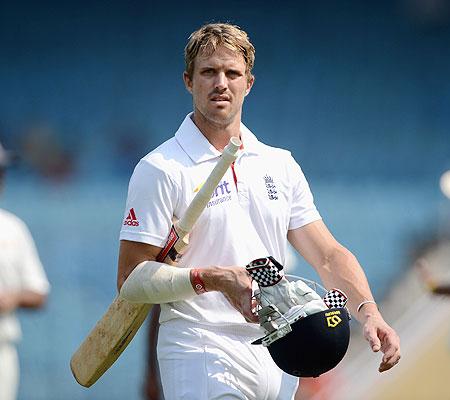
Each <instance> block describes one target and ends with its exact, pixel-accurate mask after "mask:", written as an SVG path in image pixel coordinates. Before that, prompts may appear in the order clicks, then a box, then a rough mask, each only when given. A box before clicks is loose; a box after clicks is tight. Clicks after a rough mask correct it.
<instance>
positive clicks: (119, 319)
mask: <svg viewBox="0 0 450 400" xmlns="http://www.w3.org/2000/svg"><path fill="white" fill-rule="evenodd" d="M240 146H241V142H240V140H239V139H238V138H234V137H233V138H231V139H230V142H229V143H228V145H227V146H226V147H225V149H224V151H223V153H222V156H221V157H220V158H219V161H218V162H217V164H216V165H215V167H214V169H213V170H212V171H211V174H210V175H209V176H208V178H207V180H206V181H205V183H204V184H203V186H202V187H201V189H200V190H199V191H198V192H197V194H196V195H195V197H194V199H193V200H192V202H191V204H190V205H189V207H188V208H187V210H186V212H185V214H184V215H183V216H182V217H181V218H180V219H179V220H178V221H177V222H176V223H175V224H174V225H173V226H172V229H171V230H170V234H169V237H168V239H167V242H166V244H165V246H164V248H163V249H162V250H161V252H160V254H159V255H158V257H157V261H160V262H166V263H167V264H171V265H175V264H176V262H177V261H178V259H179V257H180V256H181V255H182V254H183V251H184V249H185V248H186V246H187V244H188V235H189V232H190V231H191V230H192V228H193V226H194V224H195V223H196V221H197V220H198V218H199V217H200V214H201V213H202V211H203V210H204V209H205V207H206V205H207V204H208V202H209V200H210V199H211V196H212V195H213V193H214V190H215V189H216V187H217V185H218V184H219V182H220V180H221V179H222V178H223V176H224V175H225V173H226V171H227V170H228V168H229V166H230V165H231V164H232V163H233V161H234V160H235V159H236V156H237V151H238V150H239V147H240ZM151 307H152V305H151V304H136V303H130V302H128V301H126V300H125V299H122V298H120V297H119V296H116V298H115V299H114V301H113V303H112V304H111V305H110V306H109V308H108V310H107V311H106V312H105V314H103V316H102V318H101V319H100V320H99V321H98V322H97V324H96V325H95V326H94V328H93V329H92V330H91V332H90V333H89V334H88V336H87V337H86V338H85V340H84V341H83V342H82V343H81V345H80V346H79V347H78V349H77V350H76V351H75V353H74V354H73V355H72V358H71V360H70V368H71V370H72V373H73V376H74V377H75V379H76V381H77V382H78V383H79V384H80V385H82V386H85V387H90V386H92V385H93V384H94V383H95V382H97V380H98V379H99V378H100V377H101V376H102V375H103V374H104V373H105V372H106V371H107V370H108V369H109V368H110V367H111V365H112V364H113V363H114V362H115V361H116V360H117V358H118V357H119V356H120V354H122V352H123V351H124V350H125V348H126V347H127V346H128V344H129V343H130V341H131V340H132V339H133V337H134V336H135V335H136V332H137V331H138V329H139V328H140V327H141V325H142V323H143V322H144V320H145V318H146V317H147V314H148V312H149V311H150V309H151Z"/></svg>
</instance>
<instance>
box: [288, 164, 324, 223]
mask: <svg viewBox="0 0 450 400" xmlns="http://www.w3.org/2000/svg"><path fill="white" fill-rule="evenodd" d="M288 164H289V165H288V173H289V175H290V178H291V183H292V203H291V215H290V220H289V230H292V229H297V228H300V227H302V226H304V225H307V224H309V223H311V222H314V221H317V220H320V219H321V216H320V214H319V212H318V211H317V208H316V206H315V204H314V198H313V195H312V193H311V190H310V188H309V184H308V181H307V180H306V177H305V175H304V174H303V171H302V170H301V168H300V166H299V165H298V164H297V162H296V161H295V160H294V159H293V158H292V156H290V157H289V163H288Z"/></svg>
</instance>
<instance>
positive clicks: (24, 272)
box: [0, 209, 50, 342]
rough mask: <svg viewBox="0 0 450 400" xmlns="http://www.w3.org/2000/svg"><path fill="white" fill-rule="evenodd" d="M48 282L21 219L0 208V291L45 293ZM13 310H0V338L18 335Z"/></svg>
mask: <svg viewBox="0 0 450 400" xmlns="http://www.w3.org/2000/svg"><path fill="white" fill-rule="evenodd" d="M49 288H50V285H49V283H48V280H47V277H46V275H45V272H44V268H43V267H42V264H41V261H40V260H39V256H38V253H37V251H36V247H35V245H34V241H33V238H32V237H31V234H30V232H29V230H28V228H27V226H26V225H25V223H24V222H23V221H22V220H21V219H20V218H18V217H16V216H15V215H13V214H11V213H10V212H8V211H5V210H2V209H0V293H5V292H10V291H13V292H14V291H19V290H32V291H34V292H36V293H41V294H47V293H48V291H49ZM20 336H21V331H20V325H19V321H18V320H17V318H16V316H15V315H14V313H8V314H2V313H0V342H4V341H8V342H14V341H17V340H18V339H20Z"/></svg>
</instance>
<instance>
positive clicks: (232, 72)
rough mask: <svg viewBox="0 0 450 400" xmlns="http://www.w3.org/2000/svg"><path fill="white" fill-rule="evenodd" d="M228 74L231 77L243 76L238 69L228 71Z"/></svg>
mask: <svg viewBox="0 0 450 400" xmlns="http://www.w3.org/2000/svg"><path fill="white" fill-rule="evenodd" d="M227 75H228V76H229V77H230V78H238V77H240V76H241V74H240V72H238V71H228V73H227Z"/></svg>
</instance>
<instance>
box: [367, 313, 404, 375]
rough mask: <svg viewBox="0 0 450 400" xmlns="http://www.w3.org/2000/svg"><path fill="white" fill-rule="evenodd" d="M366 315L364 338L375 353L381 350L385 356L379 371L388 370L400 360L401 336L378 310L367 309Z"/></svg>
mask: <svg viewBox="0 0 450 400" xmlns="http://www.w3.org/2000/svg"><path fill="white" fill-rule="evenodd" d="M369 306H371V305H366V306H365V308H366V307H367V308H369ZM361 312H363V311H361ZM364 317H365V322H364V323H363V334H364V338H365V339H366V340H367V341H368V342H369V345H370V347H371V349H372V351H373V352H374V353H376V352H378V351H380V350H381V352H382V353H383V358H382V360H381V363H380V366H379V368H378V371H379V372H384V371H387V370H389V369H391V368H392V367H393V366H394V365H396V364H397V363H398V362H399V360H400V357H401V355H400V338H399V337H398V335H397V333H396V332H395V331H394V330H393V329H392V328H391V327H390V326H389V325H388V324H387V323H386V322H385V321H384V319H383V317H382V316H381V314H380V313H379V312H378V310H376V311H372V312H370V311H369V312H368V311H366V314H365V315H364Z"/></svg>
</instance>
